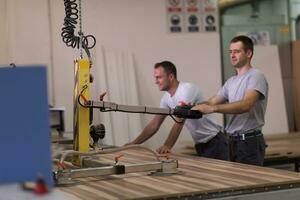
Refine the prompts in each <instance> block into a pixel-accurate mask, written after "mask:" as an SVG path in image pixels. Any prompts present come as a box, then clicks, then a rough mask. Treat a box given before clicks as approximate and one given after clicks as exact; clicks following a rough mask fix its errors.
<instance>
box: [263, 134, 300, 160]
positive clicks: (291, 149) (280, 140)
mask: <svg viewBox="0 0 300 200" xmlns="http://www.w3.org/2000/svg"><path fill="white" fill-rule="evenodd" d="M265 138H266V141H267V144H268V148H267V150H266V156H265V158H266V159H269V158H276V157H287V158H296V157H300V148H299V147H300V133H285V134H278V135H267V136H266V137H265Z"/></svg>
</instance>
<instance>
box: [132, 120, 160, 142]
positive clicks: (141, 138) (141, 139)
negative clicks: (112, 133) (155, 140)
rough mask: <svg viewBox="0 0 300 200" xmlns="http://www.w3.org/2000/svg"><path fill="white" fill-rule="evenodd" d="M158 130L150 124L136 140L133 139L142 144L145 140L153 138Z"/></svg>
mask: <svg viewBox="0 0 300 200" xmlns="http://www.w3.org/2000/svg"><path fill="white" fill-rule="evenodd" d="M157 130H158V129H156V128H154V127H151V126H150V125H148V126H146V127H145V128H144V130H143V131H142V132H141V134H140V135H139V136H138V137H137V138H136V139H135V140H133V142H132V143H134V144H141V143H143V142H145V141H146V140H148V139H149V138H151V137H152V136H153V135H154V134H155V133H156V132H157Z"/></svg>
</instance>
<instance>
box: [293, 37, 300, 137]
mask: <svg viewBox="0 0 300 200" xmlns="http://www.w3.org/2000/svg"><path fill="white" fill-rule="evenodd" d="M292 45H293V46H292V49H293V52H292V53H293V54H292V55H293V56H292V59H293V86H294V88H293V89H294V116H295V125H296V130H297V131H299V130H300V75H299V74H300V57H299V54H300V40H297V41H294V42H293V43H292Z"/></svg>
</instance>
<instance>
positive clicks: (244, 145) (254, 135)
mask: <svg viewBox="0 0 300 200" xmlns="http://www.w3.org/2000/svg"><path fill="white" fill-rule="evenodd" d="M229 53H230V61H231V64H232V65H233V67H234V68H235V70H236V73H237V74H236V75H235V76H233V77H231V78H230V79H228V80H227V81H226V83H225V84H224V86H223V87H222V88H221V89H220V91H219V92H218V94H217V95H216V96H214V97H212V98H210V99H209V100H208V101H207V102H206V103H204V104H199V105H197V106H195V107H194V108H193V109H197V110H199V111H200V112H202V113H206V114H208V113H213V112H218V113H224V114H228V117H229V118H228V119H229V120H228V122H227V124H226V127H225V130H226V132H227V134H228V135H229V143H230V144H229V147H230V160H231V161H234V162H241V163H246V164H253V165H263V160H264V154H265V147H266V144H265V140H264V137H263V134H262V132H261V129H262V127H263V125H264V123H265V121H264V116H265V112H266V107H267V100H268V82H267V80H266V78H265V76H264V74H263V73H262V72H261V71H259V70H258V69H255V68H253V67H252V66H251V63H250V62H251V58H252V56H253V43H252V40H251V39H250V38H248V37H246V36H237V37H235V38H233V39H232V40H231V42H230V50H229Z"/></svg>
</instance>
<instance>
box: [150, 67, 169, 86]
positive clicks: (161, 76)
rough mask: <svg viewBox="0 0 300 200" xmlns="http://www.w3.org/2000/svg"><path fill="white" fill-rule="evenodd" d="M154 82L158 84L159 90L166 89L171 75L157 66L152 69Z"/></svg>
mask: <svg viewBox="0 0 300 200" xmlns="http://www.w3.org/2000/svg"><path fill="white" fill-rule="evenodd" d="M154 78H155V84H157V85H158V88H159V90H160V91H168V90H169V89H170V86H171V75H170V74H167V73H166V71H165V70H164V68H162V67H158V68H156V69H154Z"/></svg>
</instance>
